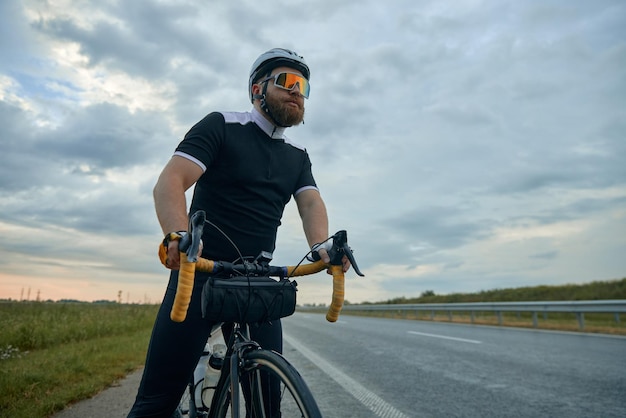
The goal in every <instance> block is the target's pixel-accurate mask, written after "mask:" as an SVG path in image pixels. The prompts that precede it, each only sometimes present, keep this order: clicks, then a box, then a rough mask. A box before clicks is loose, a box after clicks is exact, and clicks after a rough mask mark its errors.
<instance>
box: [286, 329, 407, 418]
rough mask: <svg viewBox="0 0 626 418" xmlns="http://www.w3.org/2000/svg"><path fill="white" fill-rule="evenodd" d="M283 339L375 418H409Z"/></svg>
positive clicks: (344, 375)
mask: <svg viewBox="0 0 626 418" xmlns="http://www.w3.org/2000/svg"><path fill="white" fill-rule="evenodd" d="M283 337H284V339H285V340H286V341H287V342H288V343H289V345H291V346H292V347H293V348H295V349H296V350H298V351H299V352H300V353H301V354H302V355H303V356H305V357H307V358H308V359H309V360H310V361H311V362H312V363H313V364H315V365H316V366H317V367H319V368H320V369H321V370H322V371H323V372H324V373H326V374H327V375H328V376H330V377H331V378H332V379H333V380H334V381H335V382H337V383H339V384H340V385H341V386H342V387H343V388H344V389H345V390H346V391H347V392H348V393H350V394H351V395H352V396H354V397H355V398H356V399H357V400H358V401H359V402H361V403H362V404H363V405H365V406H366V407H367V408H368V409H369V410H370V411H372V412H373V413H375V414H376V415H377V416H379V417H381V418H409V416H408V415H406V414H404V413H403V412H401V411H398V410H397V409H396V408H394V407H393V406H392V405H390V404H388V403H387V402H385V401H384V400H383V399H382V398H380V397H379V396H378V395H376V394H375V393H374V392H371V391H370V390H368V389H367V388H365V387H364V386H363V385H361V384H360V383H359V382H357V381H356V380H354V379H352V378H351V377H350V376H348V375H346V374H345V373H342V372H340V371H339V370H337V369H336V368H335V367H334V366H332V365H331V364H330V363H328V362H327V361H326V360H324V359H323V358H321V357H320V356H318V355H317V354H315V353H314V352H313V351H311V350H309V349H308V348H306V347H305V346H303V345H302V344H300V343H299V342H297V341H296V340H294V339H293V338H291V337H288V336H287V335H283Z"/></svg>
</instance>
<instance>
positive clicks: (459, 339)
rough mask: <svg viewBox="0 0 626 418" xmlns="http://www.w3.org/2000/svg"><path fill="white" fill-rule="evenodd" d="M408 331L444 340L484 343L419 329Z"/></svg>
mask: <svg viewBox="0 0 626 418" xmlns="http://www.w3.org/2000/svg"><path fill="white" fill-rule="evenodd" d="M407 332H408V333H409V334H415V335H422V336H424V337H433V338H442V339H444V340H452V341H461V342H464V343H472V344H482V341H477V340H467V339H465V338H456V337H447V336H445V335H437V334H427V333H425V332H417V331H407Z"/></svg>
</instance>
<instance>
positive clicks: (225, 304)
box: [170, 211, 363, 418]
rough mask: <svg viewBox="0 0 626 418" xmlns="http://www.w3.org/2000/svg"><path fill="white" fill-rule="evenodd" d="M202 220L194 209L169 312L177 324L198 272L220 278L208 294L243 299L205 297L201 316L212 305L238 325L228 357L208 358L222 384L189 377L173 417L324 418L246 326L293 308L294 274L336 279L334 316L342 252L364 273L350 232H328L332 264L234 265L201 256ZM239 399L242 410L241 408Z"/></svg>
mask: <svg viewBox="0 0 626 418" xmlns="http://www.w3.org/2000/svg"><path fill="white" fill-rule="evenodd" d="M205 222H207V221H206V219H205V214H204V212H202V211H198V212H195V213H194V214H193V215H192V216H191V218H190V222H189V224H190V226H189V231H188V233H187V234H185V235H184V236H183V237H182V239H181V240H180V244H179V247H180V249H181V253H180V256H181V262H180V270H179V279H178V287H177V293H176V297H175V299H174V305H173V307H172V310H171V315H170V317H171V318H172V320H174V321H177V322H181V321H184V319H185V317H186V313H187V308H188V306H189V303H190V300H191V291H192V289H193V282H194V274H195V272H196V271H202V272H208V273H213V274H215V275H216V277H217V278H216V279H215V281H213V282H212V285H213V288H212V286H209V283H208V282H207V285H205V288H204V291H203V297H204V295H205V294H206V293H207V292H209V293H210V292H216V293H217V290H215V289H219V288H220V286H223V287H224V289H226V290H224V291H223V292H222V296H223V295H229V296H232V295H233V294H235V293H236V294H237V295H239V298H235V299H232V298H231V299H228V298H227V297H226V298H225V299H219V300H218V299H215V298H213V299H212V301H211V303H209V302H206V303H205V302H203V313H204V306H205V304H206V305H207V306H206V309H207V310H213V312H209V313H208V314H210V315H216V316H215V318H218V319H219V322H227V323H232V324H233V328H232V332H231V333H230V338H229V339H228V341H226V352H225V355H224V357H223V359H217V361H216V362H214V363H211V361H209V363H210V364H212V366H213V368H214V369H217V370H218V373H219V378H218V379H217V383H216V384H215V386H214V387H210V386H207V385H203V390H202V391H199V390H197V389H198V387H197V385H198V384H201V385H202V382H198V379H192V380H191V382H190V383H189V385H188V388H187V390H186V391H185V395H184V396H183V398H182V399H181V402H180V406H179V408H178V410H177V412H176V414H175V416H179V417H180V416H183V417H189V418H205V417H206V418H225V417H227V416H230V417H232V418H239V417H240V413H241V412H242V411H245V416H246V417H250V418H266V417H267V418H276V417H282V418H290V417H305V418H318V417H321V416H322V415H321V413H320V410H319V408H318V406H317V403H316V401H315V398H314V397H313V394H312V393H311V391H310V389H309V388H308V386H307V384H306V383H305V381H304V379H303V378H302V376H301V375H300V373H299V372H298V371H297V370H296V369H295V367H294V366H292V365H291V364H290V363H289V362H288V361H287V360H286V359H285V358H284V357H283V356H282V355H281V354H279V353H277V352H274V351H270V350H265V349H262V348H261V347H260V346H259V344H258V343H256V342H255V341H253V340H252V339H251V338H250V333H249V324H250V323H254V322H264V321H268V320H269V321H271V320H277V319H279V318H282V317H284V316H288V315H291V314H292V313H293V312H294V311H295V286H296V285H297V284H296V283H295V281H294V280H292V278H293V277H296V276H305V275H309V274H315V273H318V272H320V271H322V270H326V269H329V270H330V272H331V274H332V276H333V293H332V301H331V304H330V307H329V308H328V311H327V313H326V319H327V320H328V321H329V322H335V321H337V319H338V317H339V313H340V312H341V308H342V306H343V301H344V272H343V267H342V265H343V262H342V261H343V257H344V256H346V257H347V258H348V259H349V260H350V263H351V265H352V267H353V269H354V271H355V272H356V273H357V274H358V275H359V276H363V274H362V273H361V271H360V270H359V268H358V266H357V264H356V261H355V259H354V256H353V253H352V250H351V249H350V247H349V246H348V239H347V233H346V231H339V232H337V233H336V234H334V235H333V236H332V237H331V238H332V247H331V249H330V250H328V254H329V256H330V263H328V264H326V263H324V262H323V261H321V260H317V261H313V260H311V261H313V262H311V263H306V264H302V262H301V263H299V264H298V265H296V266H273V265H270V261H271V254H269V253H266V252H263V253H261V254H260V255H259V256H258V257H257V258H256V259H254V260H253V261H249V260H246V259H245V258H243V257H240V258H239V260H238V261H237V262H234V263H233V262H225V261H213V260H207V259H203V258H202V257H198V256H197V254H198V252H199V248H200V242H201V236H202V230H203V227H204V224H205ZM207 223H208V222H207ZM331 238H329V239H328V241H329V242H330V240H331ZM309 254H310V253H309ZM312 255H313V254H312ZM318 258H319V257H318ZM303 260H304V258H303ZM274 278H278V279H277V280H275V279H274ZM209 280H212V279H209ZM207 286H208V288H207ZM229 286H230V287H229ZM259 295H261V296H259ZM212 297H213V296H212ZM214 330H215V329H214ZM214 330H212V332H213V331H214ZM206 358H207V356H203V358H202V359H201V361H206ZM209 367H210V366H209ZM205 389H207V390H209V391H210V392H212V396H205V395H206V393H205V392H204V390H205ZM198 393H202V395H201V397H202V402H197V401H198V399H197V396H198V395H197V394H198ZM209 398H210V399H209ZM242 403H243V404H245V409H244V408H242V407H241V404H242ZM197 405H201V406H200V407H198V406H197Z"/></svg>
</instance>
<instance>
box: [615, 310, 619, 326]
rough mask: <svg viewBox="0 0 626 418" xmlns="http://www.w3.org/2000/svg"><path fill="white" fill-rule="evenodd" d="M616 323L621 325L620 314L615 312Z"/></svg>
mask: <svg viewBox="0 0 626 418" xmlns="http://www.w3.org/2000/svg"><path fill="white" fill-rule="evenodd" d="M615 322H616V323H618V324H619V312H615Z"/></svg>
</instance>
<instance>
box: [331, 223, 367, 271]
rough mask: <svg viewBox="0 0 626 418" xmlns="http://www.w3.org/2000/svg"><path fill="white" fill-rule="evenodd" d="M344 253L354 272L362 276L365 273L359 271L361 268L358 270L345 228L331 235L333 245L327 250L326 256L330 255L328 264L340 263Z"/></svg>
mask: <svg viewBox="0 0 626 418" xmlns="http://www.w3.org/2000/svg"><path fill="white" fill-rule="evenodd" d="M344 255H345V256H346V257H348V260H350V264H351V265H352V267H353V268H354V271H355V273H356V274H358V275H359V276H361V277H364V276H365V275H364V274H363V273H361V270H359V266H358V265H357V264H356V260H355V259H354V254H353V253H352V248H350V246H349V245H348V232H347V231H345V230H341V231H338V232H337V233H336V234H335V235H333V247H332V248H331V249H330V251H329V252H328V256H329V257H330V264H332V265H335V266H340V265H342V264H343V256H344Z"/></svg>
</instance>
